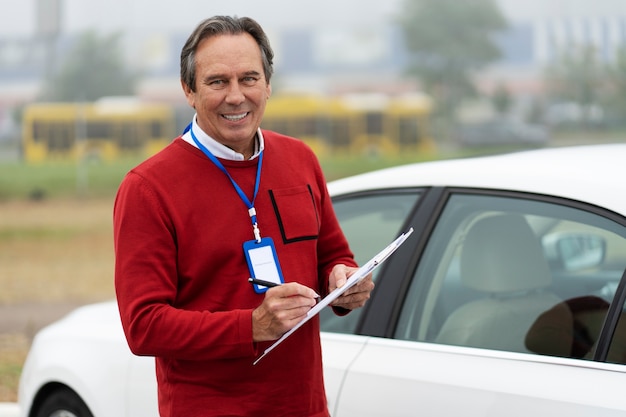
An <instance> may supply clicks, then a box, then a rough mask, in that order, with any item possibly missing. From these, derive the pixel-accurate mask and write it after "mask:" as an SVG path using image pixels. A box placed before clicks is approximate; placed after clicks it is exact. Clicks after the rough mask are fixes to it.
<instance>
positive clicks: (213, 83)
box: [207, 79, 226, 90]
mask: <svg viewBox="0 0 626 417" xmlns="http://www.w3.org/2000/svg"><path fill="white" fill-rule="evenodd" d="M207 85H208V86H209V87H211V88H213V89H216V90H218V89H221V88H224V86H226V81H224V80H222V79H213V80H209V81H207Z"/></svg>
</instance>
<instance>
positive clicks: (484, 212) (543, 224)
mask: <svg viewBox="0 0 626 417" xmlns="http://www.w3.org/2000/svg"><path fill="white" fill-rule="evenodd" d="M625 267H626V230H625V228H624V226H622V225H619V224H617V223H615V222H613V221H611V220H608V219H607V218H605V217H602V216H600V215H598V214H594V213H592V212H588V211H584V210H580V209H576V208H572V207H568V206H565V205H559V204H555V203H548V202H542V201H534V200H526V199H521V198H508V197H507V198H504V197H496V196H477V195H462V194H458V195H452V196H451V197H450V198H449V200H448V203H447V204H446V207H445V209H444V211H443V213H442V215H441V217H440V219H439V221H438V222H437V226H436V227H435V229H434V231H433V234H432V236H431V238H430V239H429V243H428V245H427V247H426V250H425V253H424V255H423V256H422V261H421V262H420V265H419V267H418V269H417V270H416V273H415V276H414V277H413V280H412V284H411V287H410V289H409V292H408V294H407V298H406V302H405V303H404V306H403V308H402V312H401V316H400V319H399V323H398V326H397V329H396V334H395V337H396V338H399V339H405V340H418V341H425V342H433V343H441V344H448V345H458V346H469V347H478V348H486V349H496V350H504V351H512V352H525V353H535V354H541V355H552V356H562V357H571V358H581V359H591V357H592V356H593V354H594V349H595V347H596V342H597V341H598V336H599V334H600V330H601V329H602V326H603V323H604V320H605V317H606V315H607V311H608V307H609V305H610V303H611V302H612V301H613V298H614V295H615V293H616V289H617V286H618V284H619V282H620V279H621V277H622V274H623V272H624V268H625ZM616 339H617V338H616ZM615 349H616V350H617V347H616V348H615ZM614 356H616V355H614ZM622 360H623V359H622Z"/></svg>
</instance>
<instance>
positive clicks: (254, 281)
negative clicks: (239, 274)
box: [248, 277, 322, 303]
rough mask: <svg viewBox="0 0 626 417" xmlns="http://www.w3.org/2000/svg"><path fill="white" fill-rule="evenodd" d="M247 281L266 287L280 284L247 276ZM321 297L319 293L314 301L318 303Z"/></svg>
mask: <svg viewBox="0 0 626 417" xmlns="http://www.w3.org/2000/svg"><path fill="white" fill-rule="evenodd" d="M248 281H249V282H251V283H253V284H256V285H262V286H264V287H267V288H272V287H278V286H279V285H281V284H277V283H276V282H272V281H265V280H262V279H257V278H252V277H250V278H248ZM321 299H322V297H320V296H319V295H318V296H317V297H315V301H316V302H318V303H319V302H320V300H321Z"/></svg>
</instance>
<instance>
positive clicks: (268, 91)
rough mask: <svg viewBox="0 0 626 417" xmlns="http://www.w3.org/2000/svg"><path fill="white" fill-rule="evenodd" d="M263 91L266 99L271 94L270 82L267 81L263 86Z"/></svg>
mask: <svg viewBox="0 0 626 417" xmlns="http://www.w3.org/2000/svg"><path fill="white" fill-rule="evenodd" d="M265 93H266V95H265V99H266V100H267V99H269V98H270V96H271V95H272V84H270V83H267V87H265Z"/></svg>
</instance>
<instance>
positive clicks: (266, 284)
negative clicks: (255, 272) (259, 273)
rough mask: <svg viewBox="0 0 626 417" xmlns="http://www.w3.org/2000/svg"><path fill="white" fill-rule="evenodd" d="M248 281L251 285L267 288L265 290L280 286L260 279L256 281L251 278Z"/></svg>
mask: <svg viewBox="0 0 626 417" xmlns="http://www.w3.org/2000/svg"><path fill="white" fill-rule="evenodd" d="M248 281H250V282H251V283H253V284H256V285H262V286H264V287H267V288H272V287H278V286H279V285H280V284H277V283H275V282H271V281H264V280H262V279H257V278H252V277H250V278H248Z"/></svg>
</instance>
